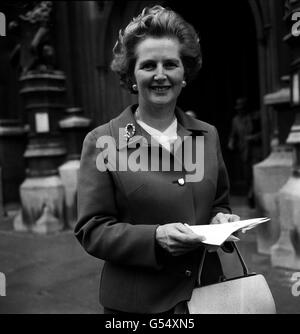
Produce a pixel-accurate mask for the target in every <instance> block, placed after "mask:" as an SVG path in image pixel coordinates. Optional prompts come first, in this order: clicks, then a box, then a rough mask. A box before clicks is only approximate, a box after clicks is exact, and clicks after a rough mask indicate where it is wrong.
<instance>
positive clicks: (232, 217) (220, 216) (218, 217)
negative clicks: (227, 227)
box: [206, 212, 240, 252]
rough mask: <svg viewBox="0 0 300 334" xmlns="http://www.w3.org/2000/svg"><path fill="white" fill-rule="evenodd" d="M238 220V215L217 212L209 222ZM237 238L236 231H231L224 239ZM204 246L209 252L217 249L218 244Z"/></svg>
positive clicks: (223, 222)
mask: <svg viewBox="0 0 300 334" xmlns="http://www.w3.org/2000/svg"><path fill="white" fill-rule="evenodd" d="M238 220H240V217H239V216H238V215H234V214H230V213H223V212H219V213H218V214H216V215H215V216H214V217H213V219H212V220H211V224H227V223H232V222H236V221H238ZM239 240H240V239H239V234H238V232H236V233H233V234H232V235H230V236H229V237H228V238H227V239H226V241H239ZM206 248H207V250H208V251H209V252H215V251H216V250H218V248H219V246H212V245H206Z"/></svg>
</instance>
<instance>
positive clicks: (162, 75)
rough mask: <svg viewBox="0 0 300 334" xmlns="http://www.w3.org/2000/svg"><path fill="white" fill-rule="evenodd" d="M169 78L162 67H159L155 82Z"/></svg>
mask: <svg viewBox="0 0 300 334" xmlns="http://www.w3.org/2000/svg"><path fill="white" fill-rule="evenodd" d="M166 78H167V76H166V75H165V73H164V69H163V67H162V66H158V68H157V71H156V74H155V76H154V80H156V81H163V80H166Z"/></svg>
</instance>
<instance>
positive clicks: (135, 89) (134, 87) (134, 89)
mask: <svg viewBox="0 0 300 334" xmlns="http://www.w3.org/2000/svg"><path fill="white" fill-rule="evenodd" d="M132 90H133V91H135V92H137V90H138V88H137V85H136V84H134V85H132Z"/></svg>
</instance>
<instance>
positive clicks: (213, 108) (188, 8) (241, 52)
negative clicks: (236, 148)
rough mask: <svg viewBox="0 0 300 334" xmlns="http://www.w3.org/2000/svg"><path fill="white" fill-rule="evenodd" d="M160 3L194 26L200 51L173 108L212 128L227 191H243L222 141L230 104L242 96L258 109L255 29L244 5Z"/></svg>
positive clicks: (237, 0)
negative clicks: (198, 63)
mask: <svg viewBox="0 0 300 334" xmlns="http://www.w3.org/2000/svg"><path fill="white" fill-rule="evenodd" d="M164 5H166V6H169V7H170V8H171V9H173V10H175V11H176V12H178V13H180V14H181V15H182V16H183V17H184V18H185V19H186V20H187V21H189V22H190V23H192V24H193V25H194V27H195V28H196V29H197V30H198V32H199V35H200V42H201V47H202V52H203V68H202V69H201V71H200V74H199V76H198V78H197V79H196V80H195V81H194V82H193V83H191V84H190V85H189V87H188V88H186V89H185V90H184V91H183V93H182V95H181V96H180V100H179V105H180V106H181V107H182V108H183V109H184V110H188V109H191V110H194V111H195V112H196V114H197V117H198V118H199V119H200V120H203V121H206V122H208V123H211V124H213V125H215V126H216V128H217V129H218V131H219V136H220V140H221V145H222V150H223V156H224V160H225V162H226V165H227V169H228V173H229V176H230V180H231V187H232V192H233V193H245V186H246V182H245V179H244V175H243V174H242V172H241V171H242V168H241V166H240V163H241V162H239V161H238V160H237V159H236V158H237V157H236V156H235V155H234V154H233V153H232V152H231V151H229V150H228V148H227V142H228V136H229V133H230V128H231V120H232V118H233V116H234V115H235V111H234V105H235V100H236V99H237V98H238V97H240V96H245V97H247V99H248V101H249V107H250V109H251V110H257V109H258V108H259V80H258V60H257V42H256V31H255V23H254V20H253V17H252V13H251V9H250V7H249V5H248V1H247V0H230V1H223V0H217V1H198V2H197V4H196V3H194V2H191V3H190V2H185V1H180V2H177V1H176V2H174V1H166V2H165V4H164Z"/></svg>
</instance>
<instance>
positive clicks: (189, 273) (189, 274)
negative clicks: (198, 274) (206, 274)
mask: <svg viewBox="0 0 300 334" xmlns="http://www.w3.org/2000/svg"><path fill="white" fill-rule="evenodd" d="M184 274H185V276H187V277H191V276H192V272H191V271H190V270H186V271H185V273H184Z"/></svg>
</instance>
